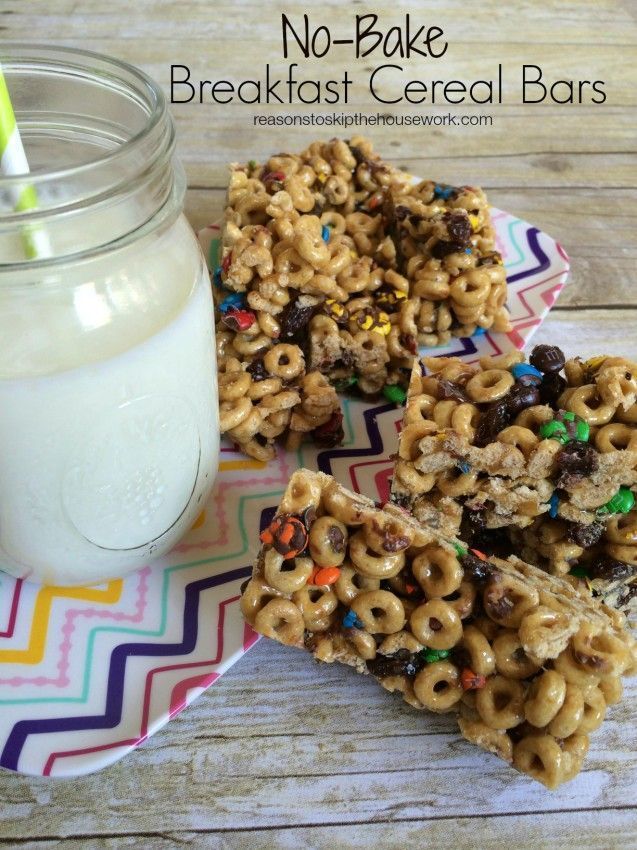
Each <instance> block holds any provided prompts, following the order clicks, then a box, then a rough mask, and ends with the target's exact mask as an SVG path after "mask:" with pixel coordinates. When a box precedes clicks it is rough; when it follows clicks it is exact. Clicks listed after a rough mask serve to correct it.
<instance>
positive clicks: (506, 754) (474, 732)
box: [458, 717, 513, 764]
mask: <svg viewBox="0 0 637 850" xmlns="http://www.w3.org/2000/svg"><path fill="white" fill-rule="evenodd" d="M458 726H459V727H460V731H461V733H462V735H463V736H464V737H465V738H466V739H467V741H470V742H471V743H472V744H476V745H477V746H479V747H481V748H482V749H483V750H487V752H489V753H493V755H494V756H498V758H501V759H503V760H504V761H506V762H508V763H509V764H510V763H511V762H512V760H513V742H512V741H511V738H509V736H508V735H507V733H506V732H505V731H504V730H503V729H491V727H490V726H487V724H486V723H483V722H482V721H481V720H474V719H470V718H468V717H459V718H458Z"/></svg>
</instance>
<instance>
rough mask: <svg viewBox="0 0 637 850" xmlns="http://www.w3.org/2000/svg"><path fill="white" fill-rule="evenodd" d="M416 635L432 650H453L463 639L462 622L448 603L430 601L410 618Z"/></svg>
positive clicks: (416, 610) (437, 600)
mask: <svg viewBox="0 0 637 850" xmlns="http://www.w3.org/2000/svg"><path fill="white" fill-rule="evenodd" d="M409 625H410V626H411V630H412V632H413V633H414V635H415V636H416V637H417V638H418V640H419V641H420V642H421V643H422V644H424V645H425V646H428V647H430V648H431V649H451V648H452V647H453V646H455V645H456V644H457V643H459V641H460V640H461V638H462V621H461V620H460V617H459V616H458V614H457V613H456V611H455V610H454V609H453V607H452V606H451V605H450V604H449V603H448V602H444V601H443V600H442V599H430V600H429V602H425V603H424V604H423V605H419V606H418V607H417V608H416V609H415V610H414V611H413V613H412V615H411V617H410V618H409Z"/></svg>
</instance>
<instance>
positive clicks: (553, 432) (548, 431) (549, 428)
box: [540, 419, 568, 443]
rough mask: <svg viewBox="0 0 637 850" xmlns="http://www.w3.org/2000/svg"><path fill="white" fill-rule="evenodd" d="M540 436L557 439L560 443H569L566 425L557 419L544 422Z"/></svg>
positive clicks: (546, 438)
mask: <svg viewBox="0 0 637 850" xmlns="http://www.w3.org/2000/svg"><path fill="white" fill-rule="evenodd" d="M540 437H542V438H543V439H545V440H557V441H558V442H560V443H568V434H567V432H566V425H565V424H564V423H563V422H560V421H559V420H557V419H551V420H550V421H549V422H542V424H541V425H540Z"/></svg>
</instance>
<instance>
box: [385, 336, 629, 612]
mask: <svg viewBox="0 0 637 850" xmlns="http://www.w3.org/2000/svg"><path fill="white" fill-rule="evenodd" d="M423 366H424V373H423V371H422V370H421V367H420V365H419V364H416V365H414V369H413V374H412V377H411V381H410V386H409V393H408V399H407V404H406V408H405V414H404V420H403V430H402V435H401V437H400V443H399V449H398V458H397V461H396V465H395V469H394V478H393V482H392V499H393V500H394V501H395V502H396V503H397V504H400V505H402V506H403V507H406V508H408V509H409V510H412V511H414V513H415V514H416V516H417V517H421V518H423V519H427V521H429V517H430V514H431V510H432V507H433V506H434V505H435V504H436V503H437V504H440V502H441V500H447V502H453V503H454V504H455V507H456V511H455V513H453V512H451V511H449V510H447V514H446V517H445V523H446V525H445V528H446V531H447V533H448V534H458V535H459V536H460V537H461V538H462V540H464V541H466V543H467V544H468V545H469V546H473V547H476V548H478V549H479V550H481V551H484V552H487V553H489V554H503V555H508V554H513V553H515V554H518V555H520V556H521V557H523V558H524V559H525V560H526V561H529V562H531V563H534V564H536V565H538V566H541V567H543V568H544V569H546V570H547V571H549V572H551V573H553V574H555V575H561V576H565V577H566V578H567V579H568V580H569V581H572V582H575V583H578V584H580V585H581V586H582V588H583V589H585V590H587V591H588V592H592V593H593V594H594V595H596V596H598V597H600V598H602V599H603V600H604V601H605V602H606V603H607V604H609V605H612V606H613V607H616V608H618V609H619V610H621V611H623V612H624V613H627V614H629V616H631V617H634V616H635V615H637V508H636V507H635V496H634V491H635V490H637V364H634V363H632V362H631V361H630V360H628V359H626V358H621V357H604V356H602V357H594V358H590V359H589V360H586V361H584V360H581V359H579V358H573V359H570V360H567V359H566V357H565V356H564V354H563V352H562V351H561V350H560V349H559V348H558V347H557V346H554V345H553V346H550V345H540V346H536V347H535V348H534V349H533V351H532V352H531V354H530V357H529V362H528V363H527V362H525V359H524V355H523V354H522V353H521V352H517V351H515V352H510V353H508V354H505V355H500V356H498V357H482V358H481V359H480V361H479V364H476V365H467V364H466V363H465V362H464V361H461V360H459V359H457V358H445V357H436V358H433V357H432V358H425V360H424V363H423Z"/></svg>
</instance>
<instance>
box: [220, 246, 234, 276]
mask: <svg viewBox="0 0 637 850" xmlns="http://www.w3.org/2000/svg"><path fill="white" fill-rule="evenodd" d="M231 263H232V251H228V253H227V254H226V256H225V257H224V258H223V260H222V261H221V271H222V272H223V273H224V274H228V269H229V268H230V264H231Z"/></svg>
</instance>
